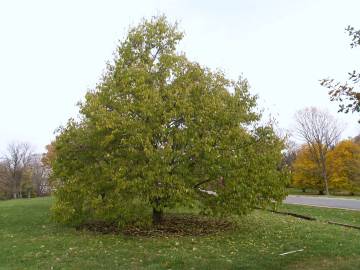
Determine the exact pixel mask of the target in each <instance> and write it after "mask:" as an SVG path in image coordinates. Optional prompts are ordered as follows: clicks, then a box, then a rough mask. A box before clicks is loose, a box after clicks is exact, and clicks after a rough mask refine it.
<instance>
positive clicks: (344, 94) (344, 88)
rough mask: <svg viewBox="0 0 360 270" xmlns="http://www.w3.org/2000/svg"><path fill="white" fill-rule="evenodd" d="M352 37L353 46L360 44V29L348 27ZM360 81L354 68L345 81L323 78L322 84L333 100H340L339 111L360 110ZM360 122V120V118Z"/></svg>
mask: <svg viewBox="0 0 360 270" xmlns="http://www.w3.org/2000/svg"><path fill="white" fill-rule="evenodd" d="M346 31H347V32H348V34H349V36H350V37H351V43H350V46H351V48H354V47H357V46H359V45H360V30H355V28H354V27H352V26H350V25H349V26H348V27H347V28H346ZM359 82H360V74H359V73H358V72H357V71H356V70H354V71H352V72H348V80H347V81H346V82H345V83H341V82H336V81H335V80H334V79H330V78H327V79H322V80H321V81H320V84H321V85H322V86H324V87H326V88H328V89H329V95H330V100H331V101H337V102H339V112H344V113H348V112H360V91H359V87H358V84H359ZM359 122H360V120H359Z"/></svg>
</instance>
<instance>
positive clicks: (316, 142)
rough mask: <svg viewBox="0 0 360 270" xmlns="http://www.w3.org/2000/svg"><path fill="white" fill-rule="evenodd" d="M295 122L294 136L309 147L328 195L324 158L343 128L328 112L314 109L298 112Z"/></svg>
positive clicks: (337, 139)
mask: <svg viewBox="0 0 360 270" xmlns="http://www.w3.org/2000/svg"><path fill="white" fill-rule="evenodd" d="M295 120H296V134H297V136H298V137H299V138H300V139H302V140H303V141H304V142H305V143H306V144H307V145H308V146H309V149H310V154H311V158H312V159H313V160H314V161H315V162H316V164H317V165H318V167H319V170H320V172H321V176H322V179H323V183H324V188H325V193H326V194H329V185H328V172H327V171H328V170H327V167H326V158H327V154H328V152H329V150H330V149H331V148H333V147H334V146H335V144H336V143H337V142H338V141H339V139H340V135H341V133H342V130H343V127H342V125H341V124H340V123H339V122H338V121H337V120H336V119H335V118H334V117H333V116H332V115H330V114H329V113H328V112H326V111H321V110H319V109H317V108H315V107H310V108H305V109H303V110H301V111H298V112H297V113H296V115H295Z"/></svg>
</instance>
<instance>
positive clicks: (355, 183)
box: [328, 140, 360, 193]
mask: <svg viewBox="0 0 360 270" xmlns="http://www.w3.org/2000/svg"><path fill="white" fill-rule="evenodd" d="M328 168H329V175H330V188H331V189H334V190H346V191H349V192H351V193H354V192H355V191H358V190H360V145H358V144H356V143H354V142H353V141H351V140H344V141H342V142H340V143H339V144H338V145H336V147H335V148H334V149H333V150H332V151H331V152H330V153H329V156H328Z"/></svg>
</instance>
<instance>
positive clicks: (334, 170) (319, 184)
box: [284, 107, 360, 194]
mask: <svg viewBox="0 0 360 270" xmlns="http://www.w3.org/2000/svg"><path fill="white" fill-rule="evenodd" d="M295 122H296V129H295V135H296V137H297V139H299V140H301V141H302V142H303V144H301V145H300V146H297V145H296V144H294V143H291V144H289V145H288V150H287V152H286V153H285V157H284V164H287V165H288V166H289V169H290V171H291V175H292V185H293V186H294V187H297V188H300V189H302V190H303V191H304V192H305V191H306V189H312V190H317V191H318V192H319V194H329V193H330V192H339V191H341V192H344V191H346V192H348V193H350V194H354V193H355V192H359V191H360V137H359V136H357V137H355V138H352V139H350V138H349V139H346V140H340V135H341V132H342V125H341V123H339V122H338V121H337V120H336V119H335V118H334V117H333V116H332V115H330V114H329V113H328V112H326V111H321V110H319V109H317V108H314V107H312V108H306V109H304V110H301V111H299V112H298V113H297V114H296V115H295Z"/></svg>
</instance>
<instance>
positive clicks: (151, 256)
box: [0, 198, 360, 270]
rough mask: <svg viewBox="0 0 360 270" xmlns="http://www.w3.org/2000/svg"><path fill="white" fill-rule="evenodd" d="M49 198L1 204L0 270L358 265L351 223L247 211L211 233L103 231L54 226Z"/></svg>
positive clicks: (359, 251)
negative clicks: (141, 234) (220, 230)
mask: <svg viewBox="0 0 360 270" xmlns="http://www.w3.org/2000/svg"><path fill="white" fill-rule="evenodd" d="M51 201H52V200H51V198H38V199H30V200H12V201H5V202H0V251H1V252H0V270H5V269H87V270H90V269H360V231H358V230H355V229H348V228H343V227H338V226H335V225H328V224H325V223H322V222H314V221H305V220H300V219H296V218H294V217H290V216H282V215H277V214H273V213H269V212H265V211H254V212H253V213H252V214H251V215H249V216H247V217H243V218H241V220H240V223H239V226H238V228H237V229H236V230H235V231H231V232H223V233H219V234H216V235H210V236H201V237H190V236H189V237H162V238H161V237H129V236H123V235H102V234H95V233H91V232H87V231H76V230H75V229H73V228H68V227H64V226H60V225H56V224H54V223H53V222H52V221H51V219H50V212H49V207H50V206H51ZM359 219H360V214H359ZM299 249H303V251H301V252H296V253H291V254H287V255H283V256H281V255H280V254H282V253H285V252H288V251H293V250H299Z"/></svg>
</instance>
